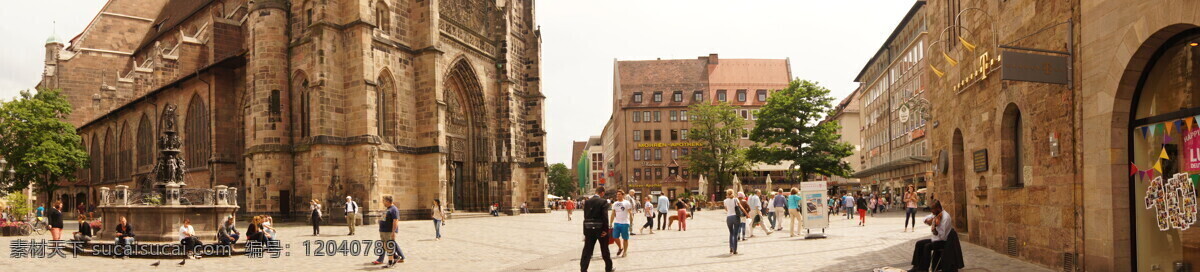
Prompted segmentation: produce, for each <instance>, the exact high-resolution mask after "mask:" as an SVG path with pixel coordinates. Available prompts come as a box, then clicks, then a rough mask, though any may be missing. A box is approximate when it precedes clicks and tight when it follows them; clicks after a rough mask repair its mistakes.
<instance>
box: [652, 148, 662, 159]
mask: <svg viewBox="0 0 1200 272" xmlns="http://www.w3.org/2000/svg"><path fill="white" fill-rule="evenodd" d="M654 160H656V161H661V160H662V149H661V148H659V149H654Z"/></svg>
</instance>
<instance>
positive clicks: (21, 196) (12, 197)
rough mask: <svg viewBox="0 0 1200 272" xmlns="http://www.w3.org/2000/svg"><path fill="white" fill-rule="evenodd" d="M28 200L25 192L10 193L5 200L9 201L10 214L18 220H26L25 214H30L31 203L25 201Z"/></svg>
mask: <svg viewBox="0 0 1200 272" xmlns="http://www.w3.org/2000/svg"><path fill="white" fill-rule="evenodd" d="M26 201H29V200H28V197H26V196H25V193H24V192H16V193H12V194H8V196H7V197H5V202H7V203H8V214H10V215H12V216H13V218H16V219H17V220H25V215H27V214H29V203H25V202H26Z"/></svg>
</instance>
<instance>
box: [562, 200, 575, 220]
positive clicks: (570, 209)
mask: <svg viewBox="0 0 1200 272" xmlns="http://www.w3.org/2000/svg"><path fill="white" fill-rule="evenodd" d="M564 202H565V203H563V206H564V207H565V208H567V221H571V215H572V214H574V213H575V200H574V199H570V200H567V201H564Z"/></svg>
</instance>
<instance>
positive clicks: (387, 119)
mask: <svg viewBox="0 0 1200 272" xmlns="http://www.w3.org/2000/svg"><path fill="white" fill-rule="evenodd" d="M377 82H379V86H376V88H377V90H376V91H375V107H376V110H375V114H376V119H375V120H377V121H378V122H379V123H378V124H377V126H378V130H377V132H378V133H379V137H380V138H382V140H383V141H384V142H385V143H390V144H396V129H397V126H398V124H397V123H396V118H397V117H398V116H397V111H396V84H395V83H393V82H392V75H391V73H389V72H388V71H386V70H385V71H383V72H381V73H379V80H378V81H377Z"/></svg>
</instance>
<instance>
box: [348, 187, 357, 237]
mask: <svg viewBox="0 0 1200 272" xmlns="http://www.w3.org/2000/svg"><path fill="white" fill-rule="evenodd" d="M346 225H347V226H350V235H354V225H358V203H356V202H354V199H352V198H350V196H346Z"/></svg>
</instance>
